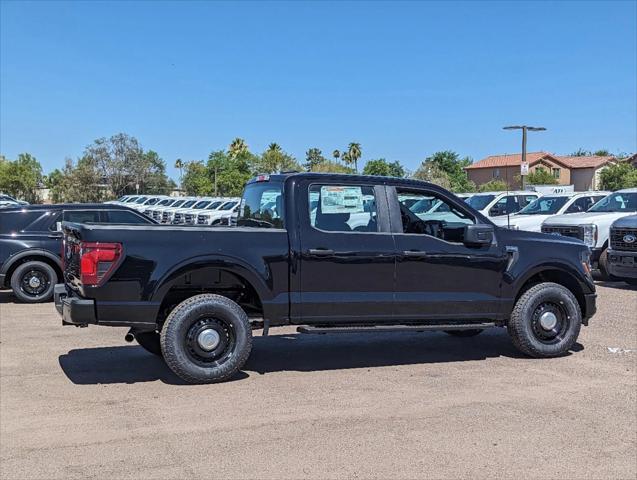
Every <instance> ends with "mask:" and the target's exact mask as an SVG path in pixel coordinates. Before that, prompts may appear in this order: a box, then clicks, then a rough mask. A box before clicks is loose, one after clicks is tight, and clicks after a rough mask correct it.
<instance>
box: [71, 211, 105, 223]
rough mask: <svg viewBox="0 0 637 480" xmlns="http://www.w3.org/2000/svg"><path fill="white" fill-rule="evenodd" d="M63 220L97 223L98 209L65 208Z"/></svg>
mask: <svg viewBox="0 0 637 480" xmlns="http://www.w3.org/2000/svg"><path fill="white" fill-rule="evenodd" d="M64 221H66V222H74V223H99V221H100V212H99V210H65V211H64Z"/></svg>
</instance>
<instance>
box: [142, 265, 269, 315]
mask: <svg viewBox="0 0 637 480" xmlns="http://www.w3.org/2000/svg"><path fill="white" fill-rule="evenodd" d="M269 275H270V274H269V272H268V271H263V272H259V271H257V269H255V268H254V267H252V266H251V265H247V264H246V263H245V262H243V261H241V260H239V259H235V258H232V257H228V256H223V255H212V256H210V255H209V256H203V257H197V258H191V259H188V260H186V261H184V262H182V263H180V264H178V265H176V266H174V267H173V268H172V269H171V270H170V271H169V272H167V273H166V274H165V275H164V276H163V277H162V279H161V280H160V281H159V282H157V288H156V289H155V290H154V292H153V293H152V295H151V299H152V301H153V302H156V303H158V304H160V307H159V312H158V318H160V317H165V316H166V315H167V313H166V312H167V309H169V310H170V309H172V308H174V304H175V302H177V303H179V302H181V301H183V300H185V299H186V298H189V297H191V296H194V295H198V294H201V293H215V294H218V295H222V296H225V297H227V298H230V299H232V300H234V301H236V302H237V303H238V304H240V305H242V307H244V308H245V309H247V310H249V311H253V312H254V313H260V314H262V315H265V312H264V311H263V309H264V301H265V302H267V300H269V299H271V297H272V292H271V288H270V287H269V285H268V281H269V279H270V276H269Z"/></svg>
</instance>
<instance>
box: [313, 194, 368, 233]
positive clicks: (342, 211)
mask: <svg viewBox="0 0 637 480" xmlns="http://www.w3.org/2000/svg"><path fill="white" fill-rule="evenodd" d="M309 193H310V198H309V203H310V212H309V214H310V223H311V225H312V226H313V227H314V228H317V229H319V230H324V231H327V232H377V231H378V223H377V211H376V197H375V195H374V188H373V187H368V186H360V185H356V186H349V185H312V186H311V187H310V192H309ZM314 202H316V209H315V210H312V204H313V203H314Z"/></svg>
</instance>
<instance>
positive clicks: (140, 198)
mask: <svg viewBox="0 0 637 480" xmlns="http://www.w3.org/2000/svg"><path fill="white" fill-rule="evenodd" d="M146 200H148V198H147V197H138V198H137V200H135V203H144V202H145V201H146Z"/></svg>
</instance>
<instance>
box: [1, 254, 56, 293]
mask: <svg viewBox="0 0 637 480" xmlns="http://www.w3.org/2000/svg"><path fill="white" fill-rule="evenodd" d="M57 281H58V276H57V273H55V270H54V269H53V267H52V266H51V265H49V264H48V263H44V262H39V261H37V260H33V261H30V262H24V263H23V264H22V265H20V266H19V267H18V268H16V269H15V271H14V272H13V275H11V289H12V290H13V293H14V295H15V296H16V297H18V300H20V301H22V302H25V303H39V302H46V301H48V300H50V299H51V297H53V289H54V287H55V284H56V283H57Z"/></svg>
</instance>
